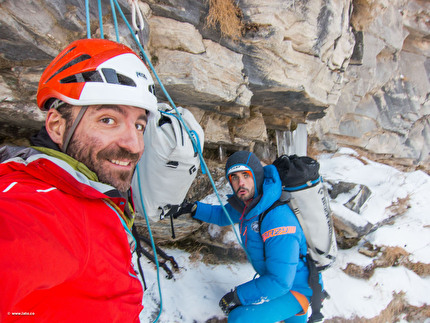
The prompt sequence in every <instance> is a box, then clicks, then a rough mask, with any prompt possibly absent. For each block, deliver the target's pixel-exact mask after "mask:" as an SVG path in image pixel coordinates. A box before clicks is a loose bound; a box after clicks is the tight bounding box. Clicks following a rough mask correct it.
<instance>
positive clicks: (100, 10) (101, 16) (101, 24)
mask: <svg viewBox="0 0 430 323" xmlns="http://www.w3.org/2000/svg"><path fill="white" fill-rule="evenodd" d="M97 2H98V5H99V6H98V7H99V25H100V37H101V38H102V39H104V38H105V36H104V33H103V13H102V1H101V0H98V1H97Z"/></svg>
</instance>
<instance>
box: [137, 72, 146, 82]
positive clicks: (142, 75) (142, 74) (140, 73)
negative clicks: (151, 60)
mask: <svg viewBox="0 0 430 323" xmlns="http://www.w3.org/2000/svg"><path fill="white" fill-rule="evenodd" d="M136 76H137V77H143V78H144V79H145V80H147V79H148V78H147V77H146V75H145V73H142V72H136Z"/></svg>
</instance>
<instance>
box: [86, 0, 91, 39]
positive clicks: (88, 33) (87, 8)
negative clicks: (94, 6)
mask: <svg viewBox="0 0 430 323" xmlns="http://www.w3.org/2000/svg"><path fill="white" fill-rule="evenodd" d="M85 13H86V16H87V38H91V28H90V27H91V25H90V4H89V2H88V0H85Z"/></svg>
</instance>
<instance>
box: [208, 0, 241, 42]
mask: <svg viewBox="0 0 430 323" xmlns="http://www.w3.org/2000/svg"><path fill="white" fill-rule="evenodd" d="M241 18H242V11H241V10H240V8H239V7H237V6H236V5H235V4H234V2H233V1H232V0H209V14H208V16H207V18H206V26H208V27H213V28H216V27H217V26H219V28H220V31H221V34H222V35H223V36H227V37H230V38H232V39H233V40H237V39H239V37H241V36H242V33H243V28H244V26H243V23H242V20H241Z"/></svg>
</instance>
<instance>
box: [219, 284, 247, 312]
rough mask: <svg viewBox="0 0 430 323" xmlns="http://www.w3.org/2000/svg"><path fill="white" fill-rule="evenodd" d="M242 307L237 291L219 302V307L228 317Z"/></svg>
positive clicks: (233, 291)
mask: <svg viewBox="0 0 430 323" xmlns="http://www.w3.org/2000/svg"><path fill="white" fill-rule="evenodd" d="M240 305H242V303H241V302H240V300H239V297H238V296H237V292H236V289H235V290H232V291H231V292H228V293H227V294H225V295H224V296H223V297H222V298H221V300H220V301H219V307H221V309H222V311H223V312H224V313H225V314H226V315H228V314H229V313H230V312H231V311H232V310H234V309H235V308H236V307H238V306H240Z"/></svg>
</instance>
